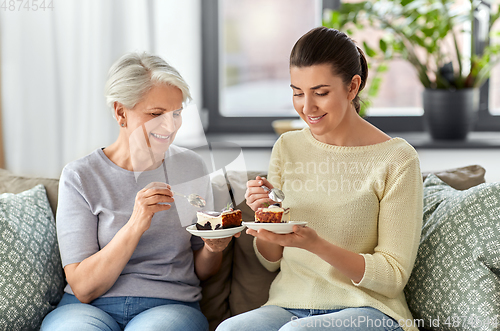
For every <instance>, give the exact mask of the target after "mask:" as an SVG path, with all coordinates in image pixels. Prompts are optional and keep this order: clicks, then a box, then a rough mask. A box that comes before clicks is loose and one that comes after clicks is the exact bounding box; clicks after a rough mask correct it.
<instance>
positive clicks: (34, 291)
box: [0, 185, 64, 331]
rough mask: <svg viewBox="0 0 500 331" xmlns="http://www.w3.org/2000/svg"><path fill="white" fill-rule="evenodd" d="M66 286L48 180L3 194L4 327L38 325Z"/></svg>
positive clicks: (0, 313)
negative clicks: (28, 187)
mask: <svg viewBox="0 0 500 331" xmlns="http://www.w3.org/2000/svg"><path fill="white" fill-rule="evenodd" d="M63 286H64V279H63V271H62V267H61V260H60V257H59V249H58V246H57V237H56V227H55V221H54V216H53V214H52V210H51V208H50V205H49V201H48V199H47V194H46V191H45V188H44V186H43V185H37V186H35V187H34V188H32V189H30V190H28V191H24V192H22V193H19V194H12V193H4V194H2V195H0V330H9V331H17V330H23V331H30V330H38V329H39V328H40V325H41V322H42V320H43V318H44V317H45V315H46V314H47V313H48V312H50V311H51V310H52V309H53V308H54V307H55V305H57V303H58V302H59V300H60V299H61V297H62V294H63Z"/></svg>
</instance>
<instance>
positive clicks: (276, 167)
mask: <svg viewBox="0 0 500 331" xmlns="http://www.w3.org/2000/svg"><path fill="white" fill-rule="evenodd" d="M281 143H282V139H281V137H280V138H279V139H278V140H277V141H276V143H275V144H274V146H273V150H272V152H271V160H270V163H269V172H268V176H267V179H268V180H269V182H270V183H271V184H272V185H273V186H274V187H277V188H279V189H281V188H282V183H281V159H280V148H281ZM256 242H257V241H256V238H255V239H254V241H253V249H254V251H255V255H257V259H258V260H259V262H260V264H262V266H263V267H264V268H266V269H267V270H269V271H271V272H273V271H276V270H278V269H279V268H280V263H281V259H279V260H278V261H269V260H267V259H266V258H265V257H263V256H262V254H260V252H259V250H258V249H257V243H256Z"/></svg>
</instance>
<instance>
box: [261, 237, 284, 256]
mask: <svg viewBox="0 0 500 331" xmlns="http://www.w3.org/2000/svg"><path fill="white" fill-rule="evenodd" d="M256 245H257V249H258V250H259V253H260V254H261V255H262V256H263V257H264V258H265V259H266V260H268V261H271V262H276V261H279V260H280V259H281V258H282V257H283V246H280V245H278V244H275V243H271V242H268V241H264V240H261V239H259V238H257V241H256Z"/></svg>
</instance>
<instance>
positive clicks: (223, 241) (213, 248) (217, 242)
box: [201, 232, 241, 253]
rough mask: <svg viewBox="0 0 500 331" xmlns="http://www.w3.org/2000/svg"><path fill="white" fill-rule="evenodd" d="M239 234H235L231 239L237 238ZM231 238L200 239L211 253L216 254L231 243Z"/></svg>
mask: <svg viewBox="0 0 500 331" xmlns="http://www.w3.org/2000/svg"><path fill="white" fill-rule="evenodd" d="M240 235H241V233H239V232H238V233H237V234H235V235H234V236H233V237H235V238H239V236H240ZM233 237H227V238H219V239H206V238H201V239H203V241H204V242H205V247H206V248H207V249H208V250H209V251H210V252H212V253H218V252H222V251H223V250H224V249H225V248H226V247H227V245H228V244H229V243H230V242H231V239H233Z"/></svg>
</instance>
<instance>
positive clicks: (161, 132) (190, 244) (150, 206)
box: [42, 53, 231, 331]
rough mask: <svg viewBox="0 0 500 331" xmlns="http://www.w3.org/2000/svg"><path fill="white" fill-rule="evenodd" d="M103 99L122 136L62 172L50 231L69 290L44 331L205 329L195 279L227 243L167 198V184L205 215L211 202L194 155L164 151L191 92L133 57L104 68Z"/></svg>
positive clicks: (164, 68) (206, 273) (154, 63)
mask: <svg viewBox="0 0 500 331" xmlns="http://www.w3.org/2000/svg"><path fill="white" fill-rule="evenodd" d="M106 97H107V101H108V105H109V106H110V107H111V108H112V110H113V113H114V116H115V118H116V121H117V122H118V125H119V127H120V133H119V135H118V138H117V140H116V141H115V142H114V143H113V144H111V145H109V146H108V147H106V148H103V149H98V150H96V151H94V152H93V153H91V154H89V155H87V156H85V157H83V158H81V159H79V160H77V161H74V162H71V163H69V164H68V165H67V166H66V167H65V168H64V170H63V172H62V175H61V179H60V184H59V205H58V210H57V234H58V240H59V249H60V251H61V257H62V262H63V267H64V271H65V273H66V278H67V281H68V285H67V287H66V288H65V294H64V296H63V298H62V300H61V302H60V304H59V305H58V307H57V308H56V309H55V310H54V311H53V312H51V313H50V314H49V315H47V317H46V318H45V320H44V322H43V324H42V330H50V331H55V330H113V331H115V330H124V329H126V330H207V329H208V322H207V320H206V318H205V317H204V316H203V314H202V313H201V311H200V307H199V304H198V301H199V300H200V298H201V288H200V286H199V282H200V279H201V280H203V279H206V278H208V277H210V276H211V275H212V274H214V273H215V272H217V270H218V269H219V267H220V263H221V260H222V250H223V249H224V248H225V247H226V246H227V244H228V243H229V241H230V240H231V238H225V239H218V240H202V239H200V238H198V237H191V235H190V234H189V233H188V232H187V231H186V230H185V226H186V225H188V224H190V223H191V222H193V220H194V215H195V212H196V210H195V208H194V207H192V206H190V205H189V204H188V203H187V202H186V201H185V198H180V199H181V200H179V199H177V198H176V199H175V201H174V197H173V192H172V190H171V187H175V188H176V189H177V188H181V189H182V190H183V193H196V194H199V195H200V196H202V197H204V198H205V199H206V200H207V207H208V208H210V207H211V204H212V200H213V199H212V193H211V186H210V181H209V178H208V176H207V171H206V168H205V165H204V163H203V161H202V160H201V158H200V157H199V156H197V155H196V154H195V153H193V152H191V151H188V150H185V149H182V148H179V147H177V146H175V145H171V144H172V142H173V140H174V138H175V135H176V133H177V130H178V129H179V127H180V126H181V123H182V117H181V112H182V109H183V104H184V103H185V102H186V100H188V99H190V94H189V88H188V86H187V84H186V82H185V81H184V79H183V78H182V77H181V76H180V75H179V73H178V72H177V71H176V70H175V69H174V68H172V67H171V66H170V65H168V64H167V63H166V62H165V61H164V60H162V59H161V58H159V57H157V56H152V55H148V54H135V53H132V54H127V55H125V56H123V57H122V58H121V59H119V60H118V61H117V62H116V63H115V64H114V65H113V66H112V68H111V69H110V71H109V77H108V82H107V84H106ZM167 183H168V184H167Z"/></svg>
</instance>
